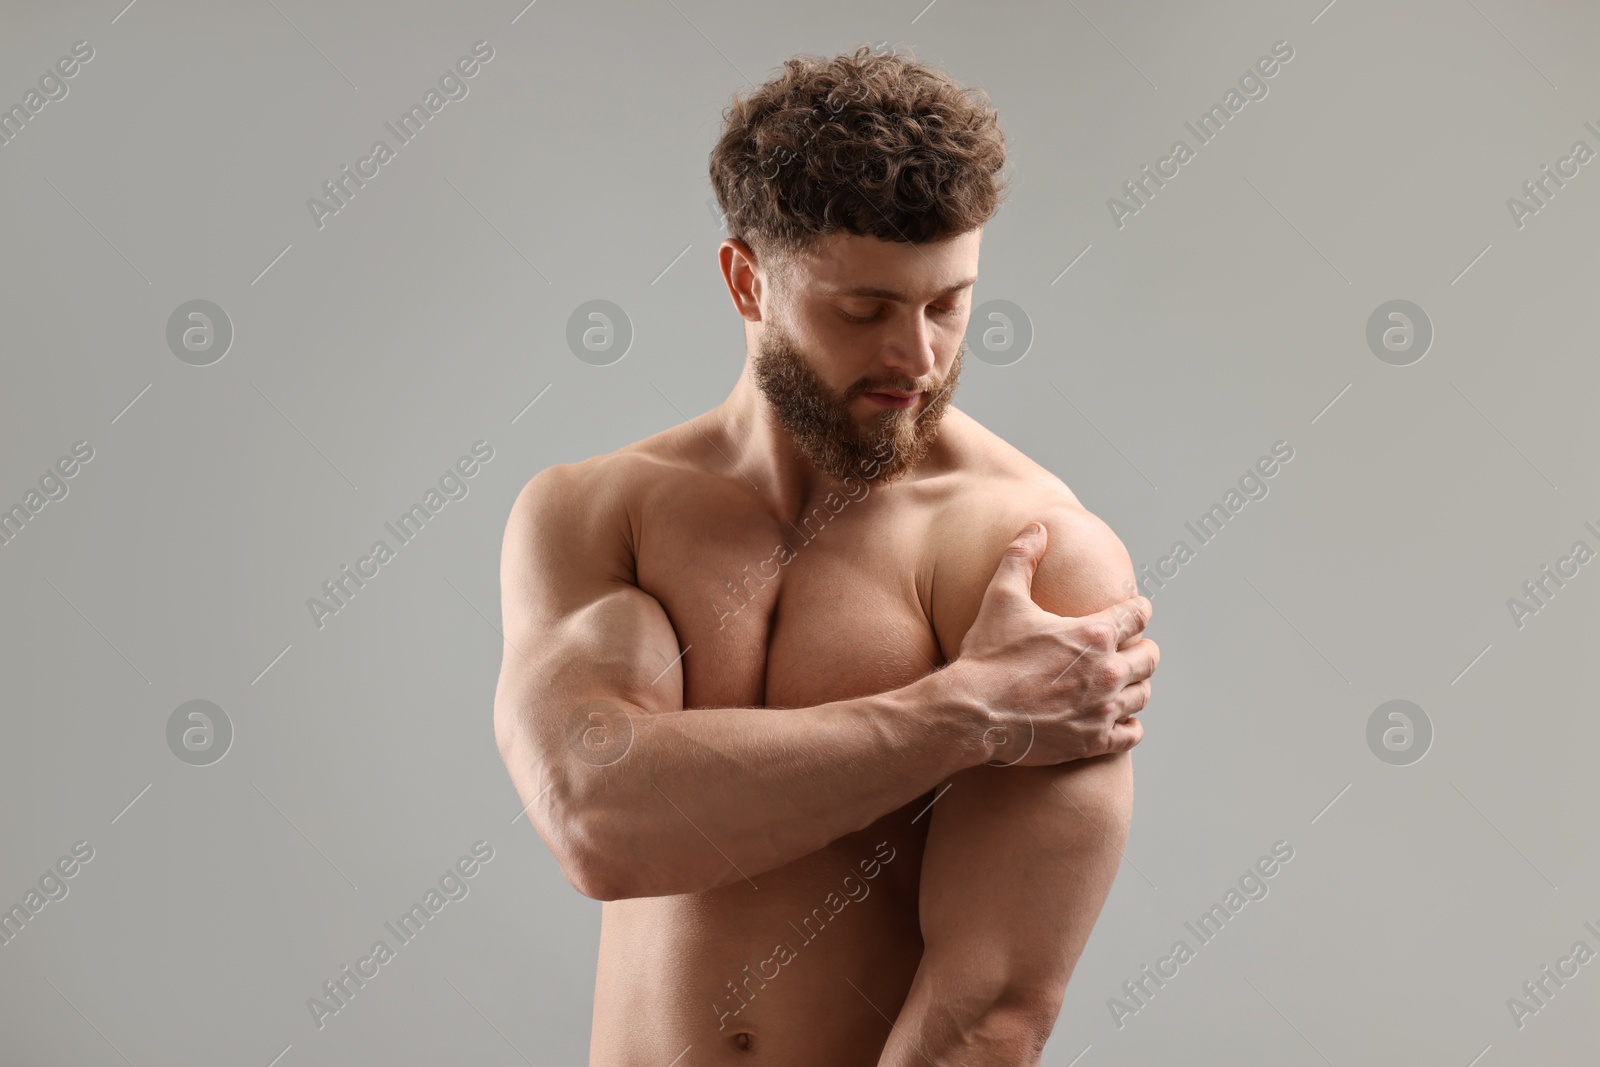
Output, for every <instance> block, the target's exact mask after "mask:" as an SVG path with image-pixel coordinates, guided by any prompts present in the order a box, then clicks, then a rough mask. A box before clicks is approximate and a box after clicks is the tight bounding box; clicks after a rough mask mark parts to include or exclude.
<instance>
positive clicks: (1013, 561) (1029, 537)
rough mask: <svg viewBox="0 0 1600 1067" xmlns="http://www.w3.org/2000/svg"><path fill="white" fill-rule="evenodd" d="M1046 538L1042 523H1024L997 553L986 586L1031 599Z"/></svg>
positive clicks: (1047, 537)
mask: <svg viewBox="0 0 1600 1067" xmlns="http://www.w3.org/2000/svg"><path fill="white" fill-rule="evenodd" d="M1048 541H1049V536H1048V535H1047V534H1046V533H1045V528H1044V523H1042V522H1030V523H1028V525H1026V526H1024V527H1023V528H1022V529H1021V530H1020V531H1019V532H1018V533H1017V536H1016V537H1015V538H1013V539H1012V541H1011V543H1010V544H1009V545H1007V546H1006V550H1005V552H1004V553H1002V554H1001V556H1000V565H999V566H998V567H996V568H995V571H994V577H993V578H991V579H990V580H989V588H990V589H994V588H996V587H999V588H1001V589H1004V590H1005V591H1007V592H1010V593H1014V594H1018V595H1020V596H1023V597H1026V598H1027V599H1029V600H1031V599H1033V573H1034V571H1035V570H1037V569H1038V566H1039V560H1040V559H1041V558H1042V557H1043V556H1044V546H1045V544H1046V543H1047V542H1048Z"/></svg>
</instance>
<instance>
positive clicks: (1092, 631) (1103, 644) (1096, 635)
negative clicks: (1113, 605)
mask: <svg viewBox="0 0 1600 1067" xmlns="http://www.w3.org/2000/svg"><path fill="white" fill-rule="evenodd" d="M1078 634H1079V636H1080V637H1081V638H1082V640H1083V642H1084V643H1085V644H1087V645H1090V646H1093V647H1096V648H1110V647H1112V646H1113V645H1114V644H1115V643H1116V639H1117V633H1116V628H1115V627H1113V626H1112V625H1111V624H1110V623H1109V622H1106V621H1104V620H1103V619H1091V620H1089V621H1088V622H1085V623H1083V625H1082V626H1081V627H1080V628H1079V630H1078Z"/></svg>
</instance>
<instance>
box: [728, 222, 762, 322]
mask: <svg viewBox="0 0 1600 1067" xmlns="http://www.w3.org/2000/svg"><path fill="white" fill-rule="evenodd" d="M717 262H718V264H719V265H720V266H721V267H722V278H723V280H724V281H725V282H727V283H728V295H729V296H730V297H731V298H732V299H733V309H734V310H735V311H737V312H738V313H739V315H740V317H741V318H744V319H746V320H748V321H750V322H760V321H761V295H762V281H761V275H760V270H759V267H758V264H757V263H756V254H755V252H754V251H752V250H751V248H750V246H749V245H747V244H745V243H744V242H743V241H741V240H739V239H738V238H737V237H726V238H724V239H723V241H722V244H721V245H720V246H718V248H717Z"/></svg>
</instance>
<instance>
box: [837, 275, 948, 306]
mask: <svg viewBox="0 0 1600 1067" xmlns="http://www.w3.org/2000/svg"><path fill="white" fill-rule="evenodd" d="M977 281H978V279H977V278H976V277H973V278H968V279H967V280H966V281H961V282H956V283H955V284H954V285H947V286H945V287H944V288H943V289H941V290H939V291H938V292H937V293H935V294H933V295H934V299H935V300H937V299H938V298H939V297H941V296H949V295H950V294H951V293H954V292H959V291H960V290H962V289H966V288H969V287H970V286H973V285H975V284H977ZM828 295H829V296H872V297H877V298H878V299H880V300H894V301H898V302H899V303H902V304H904V303H907V302H908V301H910V299H911V298H910V297H908V296H906V295H905V294H904V293H902V292H899V291H897V290H894V289H880V288H878V287H877V286H872V285H858V286H855V287H854V288H850V289H830V290H829V291H828Z"/></svg>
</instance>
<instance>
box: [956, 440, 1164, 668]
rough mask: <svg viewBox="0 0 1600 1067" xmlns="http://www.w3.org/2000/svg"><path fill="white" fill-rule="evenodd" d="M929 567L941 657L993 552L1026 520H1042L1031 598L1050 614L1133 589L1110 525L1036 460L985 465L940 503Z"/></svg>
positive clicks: (960, 628)
mask: <svg viewBox="0 0 1600 1067" xmlns="http://www.w3.org/2000/svg"><path fill="white" fill-rule="evenodd" d="M942 510H943V512H944V515H943V518H944V521H943V522H942V523H941V524H940V530H939V542H940V544H939V551H938V554H937V555H938V562H937V566H936V568H935V571H934V595H933V614H934V625H935V628H936V630H937V632H938V634H939V640H940V644H941V645H943V646H944V652H945V655H946V656H947V657H953V656H954V655H955V652H956V649H957V648H958V647H959V646H960V642H961V638H962V637H963V636H964V635H965V634H966V631H967V629H968V628H969V627H971V625H972V620H973V619H975V618H976V617H977V614H978V607H979V605H980V604H981V603H982V602H983V594H984V591H985V590H986V589H988V586H989V581H990V579H992V578H993V577H994V572H995V568H997V567H998V566H999V565H1000V556H1001V554H1002V553H1003V552H1004V551H1005V548H1006V546H1007V545H1009V544H1010V543H1011V542H1012V540H1013V539H1014V538H1015V537H1016V536H1017V534H1018V533H1020V532H1021V531H1022V528H1023V527H1024V526H1026V525H1027V524H1028V523H1029V522H1034V521H1037V522H1041V523H1043V524H1044V526H1045V532H1046V539H1047V540H1046V546H1045V554H1044V556H1043V558H1042V559H1041V560H1040V561H1039V566H1038V568H1037V569H1036V571H1035V572H1034V578H1033V599H1034V602H1035V603H1037V604H1038V605H1039V606H1040V607H1042V608H1044V609H1045V610H1047V611H1052V612H1054V613H1056V614H1057V615H1068V616H1077V615H1087V614H1091V613H1093V612H1096V611H1100V610H1102V609H1104V608H1107V607H1109V606H1111V605H1112V604H1114V603H1117V602H1118V601H1121V600H1125V599H1126V598H1128V597H1130V596H1134V595H1136V594H1137V593H1138V587H1137V584H1136V579H1135V575H1134V570H1133V562H1132V560H1131V558H1130V557H1129V555H1128V551H1127V548H1126V547H1125V546H1124V545H1123V543H1122V540H1121V538H1119V537H1118V536H1117V534H1116V533H1115V531H1113V530H1112V529H1111V527H1110V526H1109V525H1108V524H1107V523H1106V522H1105V521H1104V520H1103V519H1101V518H1100V517H1099V516H1098V515H1096V514H1094V513H1093V512H1092V511H1090V510H1089V509H1088V508H1086V507H1085V506H1084V505H1083V504H1082V502H1081V501H1079V500H1078V498H1077V497H1076V496H1075V495H1074V494H1073V493H1072V491H1071V490H1070V489H1069V488H1068V487H1067V486H1066V485H1065V484H1064V483H1063V482H1062V481H1061V480H1060V479H1059V478H1056V477H1055V476H1054V475H1052V474H1050V473H1049V472H1048V471H1044V470H1043V469H1042V468H1038V469H1035V470H1031V471H1030V470H1027V469H1026V468H1018V469H1014V470H1010V471H1006V472H1003V473H998V472H993V471H991V472H986V474H985V476H984V477H983V478H981V479H974V480H973V482H972V483H971V484H970V485H969V486H966V487H964V488H963V489H962V490H961V491H959V492H956V493H952V494H951V495H950V497H949V498H948V499H947V500H946V502H945V506H944V508H943V509H942Z"/></svg>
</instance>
